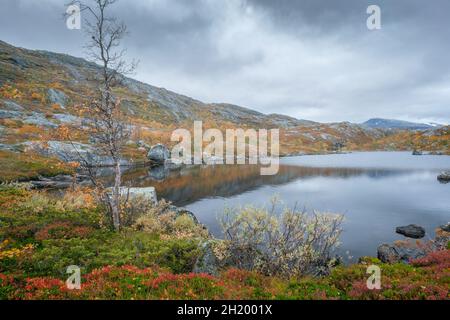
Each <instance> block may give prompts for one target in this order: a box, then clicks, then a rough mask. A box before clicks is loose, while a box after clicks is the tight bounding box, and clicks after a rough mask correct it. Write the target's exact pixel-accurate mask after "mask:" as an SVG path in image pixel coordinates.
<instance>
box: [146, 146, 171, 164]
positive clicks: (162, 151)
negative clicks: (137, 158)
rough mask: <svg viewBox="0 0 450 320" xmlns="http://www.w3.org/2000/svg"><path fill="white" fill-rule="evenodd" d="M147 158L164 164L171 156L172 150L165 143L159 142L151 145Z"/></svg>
mask: <svg viewBox="0 0 450 320" xmlns="http://www.w3.org/2000/svg"><path fill="white" fill-rule="evenodd" d="M147 158H148V159H149V160H151V161H153V162H156V163H158V164H164V162H165V161H166V160H168V159H169V158H170V151H169V149H168V148H167V147H166V146H165V145H163V144H157V145H155V146H153V147H151V149H150V151H149V152H148V155H147Z"/></svg>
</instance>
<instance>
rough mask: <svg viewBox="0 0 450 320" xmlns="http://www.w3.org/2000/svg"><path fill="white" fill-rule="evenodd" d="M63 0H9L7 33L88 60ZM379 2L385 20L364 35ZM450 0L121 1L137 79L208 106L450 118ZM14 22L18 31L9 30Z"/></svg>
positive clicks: (335, 116) (356, 117)
mask: <svg viewBox="0 0 450 320" xmlns="http://www.w3.org/2000/svg"><path fill="white" fill-rule="evenodd" d="M64 3H65V0H42V1H39V2H37V1H33V0H2V5H3V8H4V9H5V8H6V10H2V11H1V12H0V39H2V40H5V41H7V42H10V43H12V44H14V45H19V46H24V47H29V48H39V49H47V50H52V51H58V52H65V53H68V54H73V55H77V56H80V55H82V54H83V52H82V49H81V46H82V43H83V38H82V35H81V33H80V32H74V31H69V30H67V29H66V28H65V27H64V21H63V20H62V19H61V14H62V12H63V11H64ZM373 3H377V4H379V5H380V7H381V9H382V23H383V28H382V30H380V31H372V32H371V31H368V30H367V28H366V19H367V14H366V8H367V6H368V5H369V4H373ZM449 10H450V2H448V1H445V0H435V1H433V2H431V3H430V2H425V1H419V0H398V1H391V0H378V1H375V2H373V1H368V0H342V1H325V0H302V1H299V0H278V1H272V0H135V1H124V0H122V1H119V3H118V4H117V7H116V8H115V9H114V12H113V14H114V15H117V16H119V17H120V18H121V19H122V20H124V21H125V22H126V23H127V25H128V27H129V31H130V36H129V37H128V38H127V39H126V41H125V42H124V45H125V46H126V47H127V49H128V56H129V57H130V58H138V59H139V60H140V61H141V63H140V66H139V69H138V72H137V75H136V77H137V78H138V79H139V80H143V81H145V82H148V83H151V84H153V85H157V86H163V87H166V88H168V89H170V90H173V91H176V92H180V93H183V94H187V95H190V96H192V97H194V98H197V99H200V100H204V101H206V102H228V103H233V104H238V105H242V106H246V107H250V108H253V109H256V110H258V111H262V112H266V113H284V114H288V115H292V116H296V117H299V118H309V119H311V120H317V121H343V120H350V121H364V120H366V119H367V118H370V117H388V118H400V119H405V120H415V121H417V120H424V121H441V122H447V123H448V122H450V109H449V106H448V104H449V101H450V93H449V90H448V89H447V88H449V85H450V63H448V58H447V56H448V52H449V49H450V28H449V24H450V21H449V20H448V17H447V15H448V12H449ZM11 30H13V31H11Z"/></svg>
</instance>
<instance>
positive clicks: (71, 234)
mask: <svg viewBox="0 0 450 320" xmlns="http://www.w3.org/2000/svg"><path fill="white" fill-rule="evenodd" d="M93 231H94V229H93V228H92V227H88V226H77V225H74V224H72V223H70V222H55V223H51V224H48V225H46V226H45V227H44V228H42V229H41V230H39V231H38V232H36V234H35V238H36V240H39V241H42V240H48V239H71V238H86V237H88V236H89V235H90V234H91V233H92V232H93Z"/></svg>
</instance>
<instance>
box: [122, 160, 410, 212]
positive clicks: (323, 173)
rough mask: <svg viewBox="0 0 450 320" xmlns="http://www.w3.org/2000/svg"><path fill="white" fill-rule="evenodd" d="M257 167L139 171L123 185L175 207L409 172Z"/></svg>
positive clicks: (285, 166) (142, 169)
mask: <svg viewBox="0 0 450 320" xmlns="http://www.w3.org/2000/svg"><path fill="white" fill-rule="evenodd" d="M260 172H261V171H260V168H259V166H254V165H236V166H223V165H222V166H194V167H189V168H183V169H180V170H175V171H170V170H168V169H167V168H164V167H156V168H152V169H150V170H149V169H146V168H140V169H136V170H133V171H129V172H127V173H126V174H125V176H124V182H125V184H127V185H130V186H133V187H148V186H154V187H156V190H157V192H158V197H160V198H164V199H166V200H170V201H171V202H173V203H174V204H175V205H178V206H186V205H188V204H191V203H193V202H196V201H199V200H201V199H204V198H213V197H225V198H226V197H231V196H234V195H238V194H241V193H244V192H248V191H252V190H256V189H258V188H261V187H263V186H267V185H269V186H277V185H284V184H288V183H290V182H292V181H296V180H299V179H303V180H305V179H311V178H314V177H333V178H341V179H348V178H351V177H356V176H361V175H364V176H368V177H371V178H373V179H382V178H385V177H388V176H392V175H402V174H403V175H404V174H408V173H409V172H410V171H397V170H387V169H369V170H367V169H366V170H364V169H361V168H311V167H299V166H294V165H282V166H280V171H279V173H278V174H277V175H274V176H261V174H260Z"/></svg>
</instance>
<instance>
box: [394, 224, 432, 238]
mask: <svg viewBox="0 0 450 320" xmlns="http://www.w3.org/2000/svg"><path fill="white" fill-rule="evenodd" d="M395 232H397V233H399V234H402V235H404V236H405V237H408V238H413V239H422V238H423V237H425V229H424V228H423V227H421V226H418V225H416V224H410V225H409V226H404V227H397V229H396V230H395Z"/></svg>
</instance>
